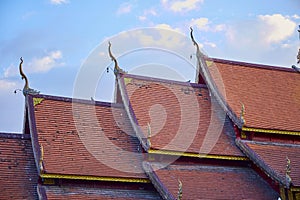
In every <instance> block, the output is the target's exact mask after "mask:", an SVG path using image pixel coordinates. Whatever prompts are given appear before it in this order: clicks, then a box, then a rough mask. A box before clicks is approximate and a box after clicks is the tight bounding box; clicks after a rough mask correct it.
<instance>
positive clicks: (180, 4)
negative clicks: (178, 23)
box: [161, 0, 204, 12]
mask: <svg viewBox="0 0 300 200" xmlns="http://www.w3.org/2000/svg"><path fill="white" fill-rule="evenodd" d="M161 2H162V4H163V5H164V6H165V7H166V8H168V9H170V10H172V11H173V12H187V11H191V10H195V9H197V8H198V5H199V4H200V3H203V2H204V0H176V1H168V0H162V1H161Z"/></svg>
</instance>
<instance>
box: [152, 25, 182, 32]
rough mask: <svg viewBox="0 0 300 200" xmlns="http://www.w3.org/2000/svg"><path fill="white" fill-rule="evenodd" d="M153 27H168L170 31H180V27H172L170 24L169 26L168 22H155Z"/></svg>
mask: <svg viewBox="0 0 300 200" xmlns="http://www.w3.org/2000/svg"><path fill="white" fill-rule="evenodd" d="M155 28H162V29H168V30H171V31H177V32H180V29H178V28H173V27H172V26H170V25H169V24H157V25H156V26H155Z"/></svg>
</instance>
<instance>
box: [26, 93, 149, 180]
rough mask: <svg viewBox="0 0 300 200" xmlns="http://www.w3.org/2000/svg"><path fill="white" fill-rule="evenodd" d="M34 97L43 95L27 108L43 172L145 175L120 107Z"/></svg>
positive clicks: (87, 174) (111, 175)
mask: <svg viewBox="0 0 300 200" xmlns="http://www.w3.org/2000/svg"><path fill="white" fill-rule="evenodd" d="M34 98H41V99H42V101H41V102H39V103H38V104H37V105H35V106H34V108H31V109H32V110H34V117H35V124H36V130H37V133H34V134H33V135H34V137H37V139H38V143H39V145H40V146H42V148H43V152H44V155H43V156H42V155H41V154H40V155H41V157H43V167H44V170H45V173H46V174H65V175H84V176H97V177H122V178H143V179H145V178H146V176H145V174H144V172H143V170H142V167H141V161H142V156H143V155H142V154H141V153H139V150H138V146H139V142H138V140H137V139H136V138H135V137H134V136H133V135H134V133H133V130H132V128H131V127H130V122H129V121H128V118H127V117H126V113H125V111H124V109H123V108H122V105H120V104H109V103H101V102H92V101H83V100H82V101H80V100H75V99H70V98H61V97H53V96H46V95H39V96H35V97H34ZM72 101H73V102H72ZM36 151H40V150H39V149H37V150H36ZM37 162H39V161H37Z"/></svg>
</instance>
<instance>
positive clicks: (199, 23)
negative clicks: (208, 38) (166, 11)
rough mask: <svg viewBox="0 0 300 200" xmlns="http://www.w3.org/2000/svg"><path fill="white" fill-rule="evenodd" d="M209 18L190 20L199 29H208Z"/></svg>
mask: <svg viewBox="0 0 300 200" xmlns="http://www.w3.org/2000/svg"><path fill="white" fill-rule="evenodd" d="M208 23H209V21H208V19H207V18H198V19H192V21H191V22H190V26H191V27H194V26H195V27H197V28H198V29H199V30H204V31H207V30H208Z"/></svg>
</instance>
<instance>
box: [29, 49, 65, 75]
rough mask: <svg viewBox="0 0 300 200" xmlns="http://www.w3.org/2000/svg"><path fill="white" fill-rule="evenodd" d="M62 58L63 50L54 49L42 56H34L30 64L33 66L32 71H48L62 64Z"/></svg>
mask: <svg viewBox="0 0 300 200" xmlns="http://www.w3.org/2000/svg"><path fill="white" fill-rule="evenodd" d="M61 58H62V53H61V51H58V50H57V51H52V52H50V53H48V55H46V56H44V57H42V58H34V59H33V60H32V62H31V63H30V64H29V65H30V67H31V70H30V71H31V72H32V73H38V72H43V73H44V72H48V71H49V70H51V69H52V68H54V67H58V66H62V65H64V64H63V63H59V60H60V59H61Z"/></svg>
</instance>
